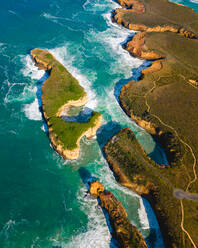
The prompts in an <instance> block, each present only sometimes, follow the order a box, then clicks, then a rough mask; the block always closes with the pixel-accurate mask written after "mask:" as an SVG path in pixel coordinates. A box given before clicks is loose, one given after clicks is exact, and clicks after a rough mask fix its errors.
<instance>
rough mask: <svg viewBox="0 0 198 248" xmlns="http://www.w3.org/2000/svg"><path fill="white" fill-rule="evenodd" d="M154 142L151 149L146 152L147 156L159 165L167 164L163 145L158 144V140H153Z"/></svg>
mask: <svg viewBox="0 0 198 248" xmlns="http://www.w3.org/2000/svg"><path fill="white" fill-rule="evenodd" d="M154 140H155V139H154ZM155 142H156V144H155V147H154V149H153V151H152V152H151V153H149V154H147V156H148V157H150V158H151V159H152V160H153V161H155V162H156V163H157V164H159V165H169V162H168V160H167V157H166V154H165V152H164V149H163V147H162V146H161V145H160V143H159V142H158V141H156V140H155Z"/></svg>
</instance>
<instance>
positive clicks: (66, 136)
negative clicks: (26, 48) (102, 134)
mask: <svg viewBox="0 0 198 248" xmlns="http://www.w3.org/2000/svg"><path fill="white" fill-rule="evenodd" d="M31 55H32V59H33V61H34V62H35V64H36V66H38V67H39V68H40V69H43V70H45V71H46V72H48V73H49V78H48V79H47V80H46V81H45V82H44V84H43V85H42V111H43V116H44V119H45V121H46V123H47V125H48V130H49V138H50V141H51V144H52V146H53V147H54V149H55V150H56V151H57V152H58V153H59V154H60V155H61V156H62V157H63V158H64V159H70V160H73V159H77V158H78V156H79V151H80V140H81V138H82V137H83V136H86V137H87V138H91V137H93V136H95V135H96V131H97V130H98V128H99V127H100V126H101V123H102V115H101V114H100V113H97V112H92V115H91V117H90V119H89V120H88V122H74V121H68V122H66V121H65V120H63V119H62V118H61V117H62V116H63V115H65V114H67V112H68V110H69V108H70V107H71V106H72V107H80V106H83V105H85V104H86V103H87V101H88V97H87V94H86V92H85V91H84V89H83V88H82V87H81V86H80V85H79V83H78V81H77V80H76V79H75V78H74V77H73V76H72V75H71V74H70V73H69V72H68V71H67V69H66V68H65V67H64V66H63V65H62V64H61V63H59V62H58V61H57V60H56V59H55V58H54V57H53V55H52V54H50V53H49V52H48V51H45V50H42V49H33V50H32V51H31Z"/></svg>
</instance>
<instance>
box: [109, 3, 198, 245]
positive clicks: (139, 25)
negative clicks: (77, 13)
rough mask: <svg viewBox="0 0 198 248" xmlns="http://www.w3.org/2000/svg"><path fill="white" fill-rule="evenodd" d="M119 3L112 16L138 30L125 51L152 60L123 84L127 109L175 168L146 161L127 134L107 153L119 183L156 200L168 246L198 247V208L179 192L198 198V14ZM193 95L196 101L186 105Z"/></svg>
mask: <svg viewBox="0 0 198 248" xmlns="http://www.w3.org/2000/svg"><path fill="white" fill-rule="evenodd" d="M117 2H118V3H120V5H121V6H122V7H123V8H120V9H116V10H114V11H113V13H112V21H113V22H116V23H117V24H119V25H122V26H124V27H125V28H128V29H131V30H135V31H139V32H138V33H136V34H135V35H134V36H133V37H132V39H131V40H129V41H128V42H127V43H126V44H125V45H124V46H123V48H124V49H126V50H127V51H128V52H129V53H130V54H131V55H132V56H135V57H138V58H140V59H147V60H151V61H152V65H151V66H150V67H149V68H147V69H144V70H143V71H142V75H141V77H140V79H139V81H138V82H135V81H130V82H128V83H127V84H126V85H125V86H123V88H122V89H121V93H120V97H119V100H120V105H121V107H122V108H123V110H124V111H125V112H126V114H127V115H128V116H129V117H131V119H132V120H134V121H135V122H136V123H137V124H138V125H139V126H141V127H142V128H144V129H145V130H146V131H148V132H149V133H150V134H151V135H152V136H153V137H154V139H155V140H156V141H158V142H159V143H160V144H161V145H162V147H163V148H164V151H165V153H166V156H167V159H168V162H169V166H165V165H161V166H160V165H158V164H156V163H155V162H154V161H152V160H151V159H150V158H149V157H147V156H146V154H145V152H144V151H143V149H142V147H141V146H140V145H139V144H138V142H137V140H136V139H135V136H134V134H133V133H132V132H131V131H130V130H128V129H123V130H121V131H120V132H119V133H118V134H116V135H115V136H114V137H112V138H111V139H110V141H108V142H107V144H106V145H105V147H104V154H105V156H106V159H107V161H108V163H109V165H110V168H111V169H112V171H113V172H114V174H115V177H116V180H117V181H118V182H119V183H120V184H122V185H123V186H126V187H128V188H130V189H132V190H133V191H135V192H137V193H138V194H140V195H142V196H143V197H145V198H146V199H147V200H148V201H149V202H150V204H151V206H152V207H153V209H154V211H155V214H156V216H157V219H158V222H159V225H160V229H161V231H162V234H163V238H164V243H165V246H166V247H173V248H175V247H194V248H195V247H197V246H196V244H198V240H197V235H196V231H195V229H196V226H197V221H196V220H195V219H194V217H193V216H194V213H195V212H196V209H197V207H198V204H197V203H196V202H193V201H188V200H180V201H179V200H178V199H176V198H175V196H174V190H175V188H177V187H179V188H180V189H182V190H183V191H184V192H192V193H195V194H197V189H198V183H197V169H196V166H197V160H196V155H197V154H198V151H197V147H198V146H197V143H198V136H197V135H195V129H196V125H195V122H194V120H195V119H196V120H197V117H196V116H195V113H196V109H195V108H194V107H193V106H194V104H195V103H196V104H195V105H197V104H198V102H197V99H198V98H197V91H196V89H197V78H198V73H197V70H196V68H197V66H198V64H197V62H196V56H195V54H196V51H197V49H198V40H197V37H198V25H197V23H198V15H197V14H196V13H195V12H194V11H193V10H191V9H189V8H188V7H185V6H183V5H178V4H175V3H170V2H168V1H167V0H160V1H159V0H153V1H151V0H148V1H146V0H141V1H135V0H123V1H121V0H118V1H117ZM165 9H166V11H164V10H165ZM182 16H186V18H185V19H181V18H182ZM187 97H188V99H191V100H192V99H193V101H191V100H190V101H189V102H188V103H187V102H186V98H187ZM181 109H182V111H181ZM189 117H190V118H189ZM188 120H189V121H188ZM190 120H191V121H190ZM192 123H194V124H192Z"/></svg>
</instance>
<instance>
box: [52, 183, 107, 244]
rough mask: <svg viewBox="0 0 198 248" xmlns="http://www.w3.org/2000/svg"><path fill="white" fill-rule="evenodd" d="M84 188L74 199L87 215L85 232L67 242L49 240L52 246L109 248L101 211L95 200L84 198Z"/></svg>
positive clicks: (104, 221) (88, 197) (81, 188)
mask: <svg viewBox="0 0 198 248" xmlns="http://www.w3.org/2000/svg"><path fill="white" fill-rule="evenodd" d="M85 194H86V187H85V186H83V187H82V186H81V187H80V188H79V191H78V192H77V195H76V198H77V200H78V202H79V203H80V208H81V210H82V211H83V212H84V213H85V214H87V216H88V217H89V218H88V224H87V228H86V229H87V230H86V231H82V232H80V233H78V234H74V235H73V236H72V238H71V240H70V241H69V242H66V243H65V242H60V241H59V237H58V236H57V237H55V238H53V239H51V240H52V241H53V245H61V247H63V248H76V247H80V248H92V247H97V248H109V246H110V241H111V235H110V233H109V229H108V226H107V224H106V219H105V216H104V214H103V212H102V209H101V208H100V207H98V202H97V200H96V199H94V198H92V197H90V196H89V195H88V196H86V197H85Z"/></svg>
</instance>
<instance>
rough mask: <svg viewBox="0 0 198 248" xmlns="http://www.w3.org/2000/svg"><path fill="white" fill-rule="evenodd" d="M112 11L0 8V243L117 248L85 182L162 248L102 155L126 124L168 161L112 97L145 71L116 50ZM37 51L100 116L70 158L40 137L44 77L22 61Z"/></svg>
mask: <svg viewBox="0 0 198 248" xmlns="http://www.w3.org/2000/svg"><path fill="white" fill-rule="evenodd" d="M179 2H181V3H184V4H186V3H187V4H189V5H192V6H191V7H194V6H196V5H195V4H194V3H191V2H189V1H185V2H183V1H179ZM117 6H118V5H117V4H116V3H114V2H112V1H110V0H104V1H101V0H92V1H89V0H87V1H82V0H77V1H73V2H71V1H68V0H48V1H47V0H43V1H39V0H35V1H31V2H30V1H28V0H20V1H17V2H16V1H12V0H7V1H6V2H4V3H1V8H0V19H1V21H0V26H1V34H0V61H1V63H0V71H1V73H0V82H1V91H0V111H1V117H0V123H1V125H0V134H1V139H0V152H1V156H0V157H1V162H0V184H1V187H0V191H1V192H0V206H1V207H0V210H1V211H0V247H5V248H10V247H13V248H15V247H24V248H26V247H31V248H33V247H36V248H37V247H42V248H43V247H45V248H48V247H67V248H68V247H69V248H70V247H71V248H78V247H81V248H83V247H86V248H88V247H97V248H100V247H101V248H105V247H115V244H114V242H113V241H112V240H111V235H110V233H109V229H108V227H107V224H106V220H105V217H104V215H103V212H102V210H101V209H100V208H98V207H97V201H96V200H95V199H92V198H91V197H89V196H87V195H86V191H87V189H86V185H85V183H84V181H85V178H87V177H91V176H92V177H96V178H98V179H99V180H100V181H101V182H102V183H103V184H104V185H105V187H106V188H107V189H108V190H111V191H112V192H113V193H114V194H115V195H116V197H117V198H118V199H119V200H121V201H122V203H123V205H124V206H125V208H126V210H127V213H128V215H129V218H130V220H131V222H132V223H133V224H134V225H136V226H137V227H138V228H139V230H140V231H141V232H142V233H143V235H144V237H145V238H146V241H147V243H148V245H149V247H163V242H162V238H161V234H160V231H159V227H158V224H157V222H156V219H155V216H154V214H153V212H152V209H151V208H150V206H149V204H148V202H146V201H143V200H142V199H141V198H140V197H139V196H137V195H136V194H134V193H133V192H131V191H129V190H128V189H125V188H123V187H121V186H120V185H118V184H117V183H116V181H115V179H114V177H113V174H112V172H111V171H110V169H109V167H108V165H107V163H106V161H105V159H104V158H103V155H102V153H101V148H102V146H103V145H104V144H105V143H106V141H107V140H108V139H109V138H110V137H111V136H112V135H113V134H114V133H116V132H117V131H119V130H120V129H121V128H123V127H129V128H131V129H132V130H133V131H134V132H135V134H136V135H137V138H138V140H139V142H140V143H141V144H142V145H143V146H144V148H145V150H146V152H147V153H148V154H151V153H152V156H153V158H154V159H155V160H156V161H158V162H161V163H164V162H165V158H164V154H163V151H162V149H161V148H160V147H159V146H156V144H155V142H154V141H153V140H152V138H151V137H150V136H149V135H148V134H147V133H146V132H145V131H144V130H142V129H141V128H139V127H138V126H137V125H135V123H133V122H132V121H131V120H130V119H129V118H128V117H127V116H126V115H125V114H124V112H123V111H122V109H121V108H120V106H119V104H118V102H117V99H116V98H117V95H118V94H119V90H120V88H121V86H122V85H123V84H125V83H126V82H127V81H128V80H129V79H130V78H132V77H133V78H134V79H135V80H137V79H138V76H139V71H140V68H141V66H144V64H143V61H140V60H138V59H135V58H132V57H131V56H130V55H129V54H128V53H127V52H126V51H124V50H123V49H122V47H121V45H120V43H121V42H123V41H124V40H125V39H126V38H127V36H128V35H131V32H129V31H128V30H126V29H124V28H121V27H119V26H118V25H116V24H112V23H111V21H110V11H111V10H112V9H114V8H116V7H117ZM5 23H6V25H5ZM35 47H39V48H44V49H49V50H50V52H52V53H53V54H54V55H55V56H56V58H57V59H59V60H60V61H61V62H62V63H63V64H64V65H65V66H66V67H67V69H68V70H69V71H70V72H71V73H72V75H73V76H75V77H76V78H77V79H78V80H79V82H80V84H81V85H82V86H83V87H84V88H85V89H86V91H87V93H88V96H89V102H88V104H87V105H86V107H87V108H89V109H92V110H96V111H100V112H101V113H102V114H103V126H102V127H101V129H100V130H99V132H98V134H97V137H96V138H95V139H93V140H86V139H83V141H82V142H81V153H80V158H79V159H78V160H77V161H72V162H69V161H64V160H63V159H62V158H61V157H60V156H59V155H58V154H56V152H55V151H54V150H53V149H52V148H51V146H50V142H49V139H48V137H47V135H46V133H45V132H44V130H45V128H44V123H43V121H42V117H41V113H40V111H39V105H40V104H41V103H40V95H39V94H40V93H39V88H40V86H41V84H42V82H43V81H44V80H45V76H46V75H45V74H44V72H43V71H41V70H38V69H37V68H36V67H35V66H34V65H33V63H32V61H31V59H30V57H29V55H28V53H29V51H30V49H32V48H35ZM138 68H139V69H138ZM39 80H40V81H39ZM153 151H154V152H153Z"/></svg>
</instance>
